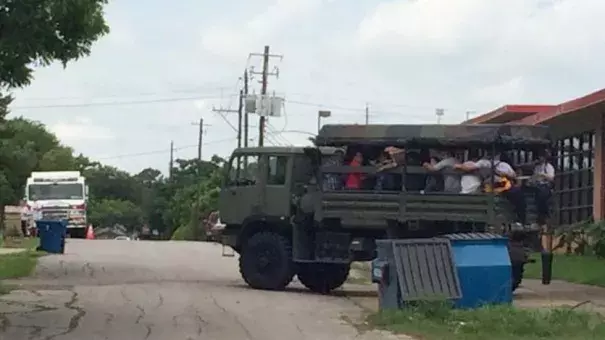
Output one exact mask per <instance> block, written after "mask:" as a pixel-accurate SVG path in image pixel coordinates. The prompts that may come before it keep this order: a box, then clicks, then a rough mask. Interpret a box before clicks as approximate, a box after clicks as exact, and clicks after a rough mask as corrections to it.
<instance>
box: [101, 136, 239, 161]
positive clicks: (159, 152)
mask: <svg viewBox="0 0 605 340" xmlns="http://www.w3.org/2000/svg"><path fill="white" fill-rule="evenodd" d="M232 140H233V141H234V140H235V137H231V138H225V139H218V140H213V141H209V142H206V143H203V144H202V145H209V144H218V143H223V142H228V141H232ZM197 147H198V144H190V145H183V146H179V147H174V148H172V150H173V151H179V150H185V149H192V148H197ZM170 150H171V149H162V150H153V151H144V152H138V153H130V154H122V155H116V156H110V157H101V158H96V159H97V160H107V159H118V158H132V157H139V156H149V155H158V154H165V153H167V152H170Z"/></svg>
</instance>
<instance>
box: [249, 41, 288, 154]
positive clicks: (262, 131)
mask: <svg viewBox="0 0 605 340" xmlns="http://www.w3.org/2000/svg"><path fill="white" fill-rule="evenodd" d="M250 56H262V57H263V71H262V72H260V74H261V75H262V80H261V85H262V87H261V91H260V94H261V99H262V100H261V103H262V102H265V96H266V95H267V84H268V81H269V80H268V78H269V76H273V75H274V76H278V77H279V70H277V69H276V71H275V72H269V58H271V57H277V58H280V59H282V58H283V56H281V55H271V54H269V45H266V46H265V51H264V52H263V54H258V53H250ZM251 73H252V74H259V73H255V72H251ZM265 122H266V117H265V116H264V115H261V116H260V119H259V124H258V125H259V126H258V146H263V145H264V141H265Z"/></svg>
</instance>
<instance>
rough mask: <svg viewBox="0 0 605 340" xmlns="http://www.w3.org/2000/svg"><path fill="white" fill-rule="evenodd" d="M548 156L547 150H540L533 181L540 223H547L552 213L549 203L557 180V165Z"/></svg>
mask: <svg viewBox="0 0 605 340" xmlns="http://www.w3.org/2000/svg"><path fill="white" fill-rule="evenodd" d="M548 156H549V155H548V153H547V152H546V151H542V152H540V154H539V155H538V164H536V166H535V168H534V172H533V175H532V181H531V183H532V185H533V187H534V189H535V195H536V196H535V197H536V210H537V212H538V224H539V225H544V224H546V219H547V218H548V217H549V215H550V209H549V208H550V207H549V204H550V198H551V197H552V188H553V184H554V181H555V167H554V166H553V165H552V164H551V163H550V162H549V161H548V158H549V157H548Z"/></svg>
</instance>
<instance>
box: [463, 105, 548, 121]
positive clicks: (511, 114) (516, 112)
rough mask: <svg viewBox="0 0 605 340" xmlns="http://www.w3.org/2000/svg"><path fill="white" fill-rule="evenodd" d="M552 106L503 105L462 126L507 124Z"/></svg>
mask: <svg viewBox="0 0 605 340" xmlns="http://www.w3.org/2000/svg"><path fill="white" fill-rule="evenodd" d="M553 107H555V106H554V105H504V106H502V107H500V108H498V109H496V110H494V111H492V112H489V113H486V114H483V115H481V116H477V117H475V118H472V119H469V120H467V121H466V122H464V124H486V123H508V122H511V121H517V120H520V119H523V118H525V117H528V116H532V115H535V114H536V113H539V112H544V111H547V110H549V109H552V108H553Z"/></svg>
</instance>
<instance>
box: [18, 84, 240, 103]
mask: <svg viewBox="0 0 605 340" xmlns="http://www.w3.org/2000/svg"><path fill="white" fill-rule="evenodd" d="M229 89H231V87H230V86H218V87H217V86H199V87H195V88H190V89H184V90H170V91H163V92H133V93H120V94H108V95H100V96H92V97H86V96H63V97H55V96H53V97H19V99H20V100H23V101H47V100H52V101H56V100H92V99H114V98H128V97H146V96H158V95H167V94H179V93H189V94H191V93H199V92H200V91H204V92H208V90H210V91H212V90H216V91H217V92H223V91H225V90H229Z"/></svg>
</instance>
